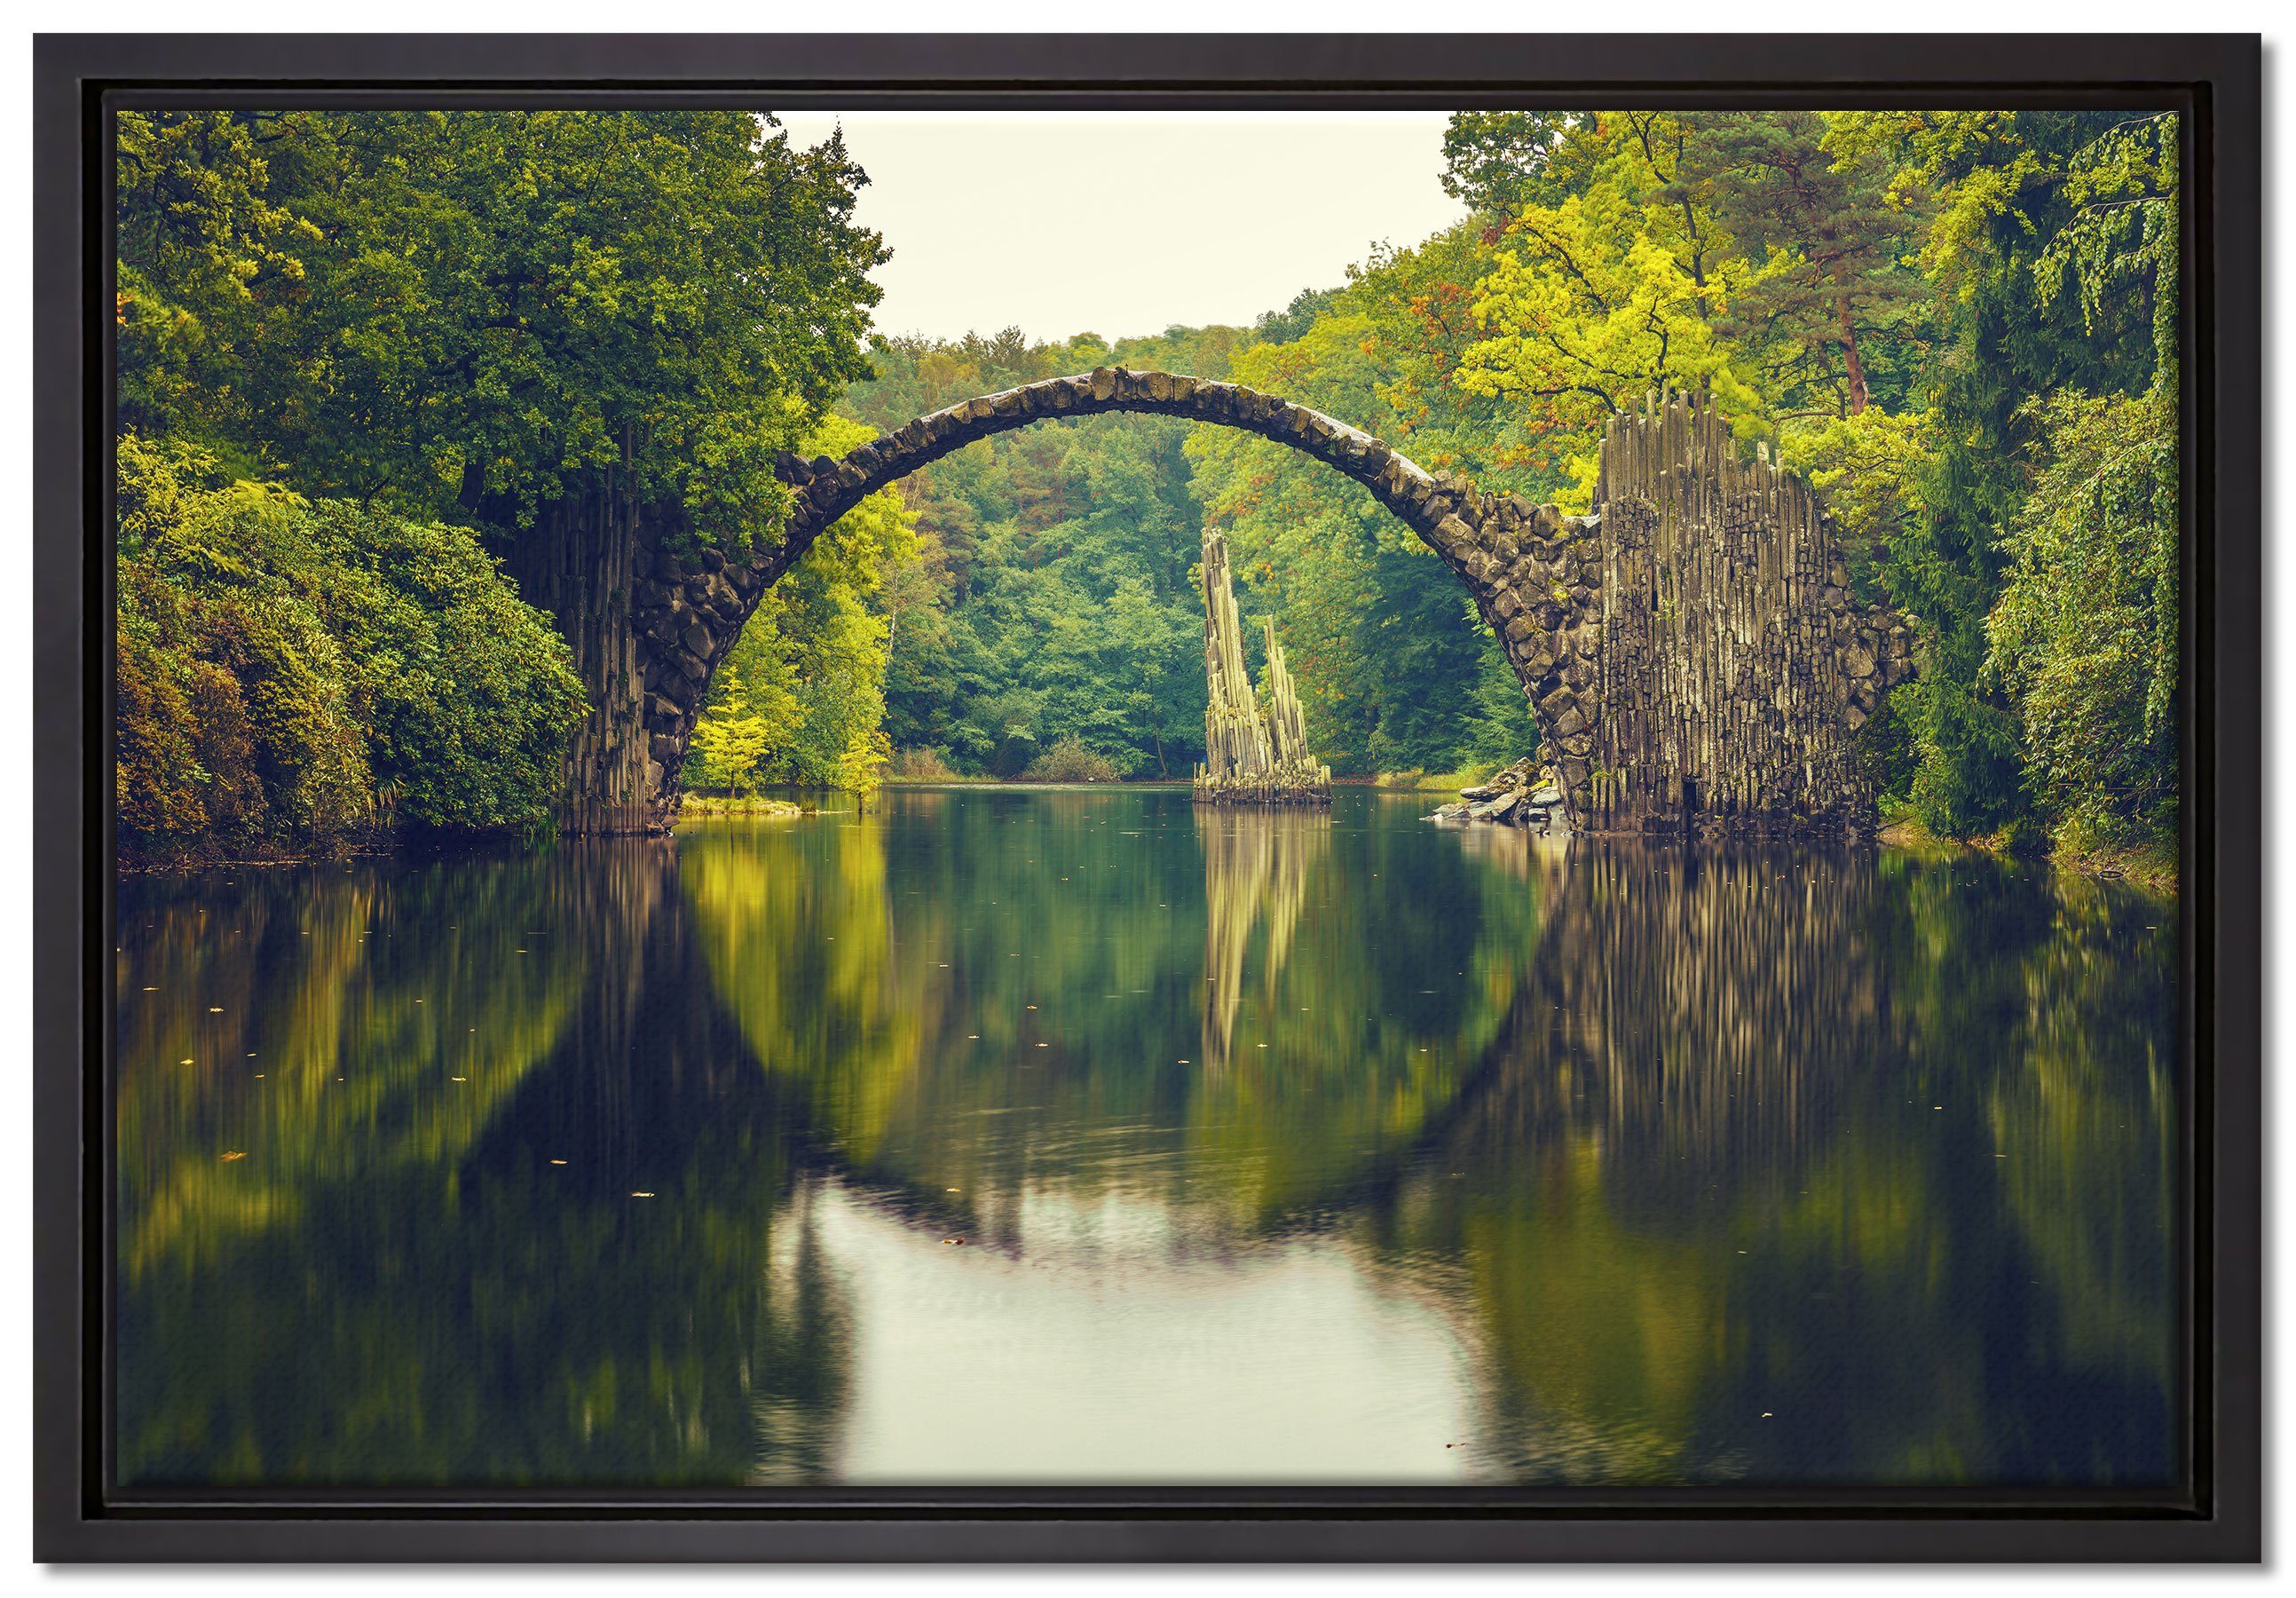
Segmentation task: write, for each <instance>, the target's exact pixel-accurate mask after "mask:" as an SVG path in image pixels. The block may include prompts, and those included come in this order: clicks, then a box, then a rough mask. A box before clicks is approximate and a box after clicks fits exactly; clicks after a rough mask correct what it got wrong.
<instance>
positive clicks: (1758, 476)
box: [1581, 394, 1912, 834]
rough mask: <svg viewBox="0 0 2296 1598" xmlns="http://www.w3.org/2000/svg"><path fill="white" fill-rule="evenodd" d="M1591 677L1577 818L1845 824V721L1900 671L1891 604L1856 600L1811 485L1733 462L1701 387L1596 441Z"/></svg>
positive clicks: (1861, 806) (1860, 807) (1856, 821)
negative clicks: (1594, 658) (1595, 663)
mask: <svg viewBox="0 0 2296 1598" xmlns="http://www.w3.org/2000/svg"><path fill="white" fill-rule="evenodd" d="M1596 499H1597V503H1598V505H1599V506H1600V507H1601V532H1602V536H1601V539H1600V544H1601V548H1602V551H1603V581H1602V583H1601V585H1600V595H1601V599H1600V609H1599V614H1600V621H1601V627H1602V648H1601V650H1600V652H1599V658H1600V661H1601V676H1600V679H1599V683H1598V688H1597V693H1596V700H1597V704H1598V706H1599V713H1598V714H1596V715H1595V717H1594V718H1593V721H1594V722H1595V729H1594V748H1595V769H1594V770H1593V772H1592V773H1591V780H1590V782H1589V783H1588V786H1587V799H1586V801H1585V803H1584V806H1583V810H1582V812H1581V813H1582V814H1583V816H1584V818H1585V820H1584V823H1583V824H1584V825H1585V826H1586V827H1587V828H1589V829H1591V830H1594V831H1598V832H1646V831H1670V830H1682V829H1690V830H1700V831H1717V832H1721V831H1726V832H1740V831H1752V832H1811V833H1846V834H1857V833H1859V832H1862V831H1865V830H1866V829H1867V828H1869V827H1870V825H1871V820H1872V817H1873V814H1874V793H1873V788H1872V785H1871V783H1870V782H1869V781H1868V780H1867V779H1866V777H1865V775H1864V774H1863V772H1862V770H1860V767H1859V763H1858V762H1857V760H1856V758H1855V752H1854V749H1853V747H1852V745H1851V741H1850V740H1851V735H1852V734H1853V733H1855V732H1856V731H1857V729H1858V728H1859V727H1861V726H1862V725H1864V723H1865V721H1866V717H1867V716H1868V715H1870V714H1871V713H1873V711H1874V707H1875V705H1876V704H1879V703H1880V699H1881V696H1882V692H1883V691H1884V690H1886V689H1887V688H1889V687H1890V685H1891V684H1892V683H1894V682H1896V681H1897V680H1899V679H1900V678H1903V677H1905V676H1907V674H1909V673H1910V671H1911V670H1912V637H1911V634H1910V632H1909V631H1908V630H1907V626H1906V623H1905V621H1904V619H1903V618H1902V617H1899V616H1897V615H1895V614H1890V613H1889V612H1875V613H1871V614H1867V613H1866V612H1864V611H1863V610H1862V609H1861V608H1860V607H1859V606H1858V605H1857V602H1856V601H1855V600H1854V599H1853V598H1852V597H1851V596H1850V594H1849V572H1848V570H1847V568H1846V567H1845V565H1844V564H1843V561H1842V557H1841V551H1840V550H1839V549H1838V548H1836V547H1835V545H1834V542H1833V538H1832V536H1831V533H1830V530H1829V528H1828V525H1827V523H1826V521H1825V515H1824V514H1823V512H1822V511H1821V510H1820V508H1819V506H1818V503H1817V499H1816V496H1815V495H1814V494H1813V493H1812V492H1811V491H1810V490H1809V489H1808V487H1807V486H1806V485H1805V484H1803V483H1802V482H1800V480H1799V479H1797V478H1794V477H1792V475H1790V474H1787V473H1785V472H1784V471H1782V470H1781V469H1779V468H1778V467H1777V466H1775V465H1773V464H1772V462H1771V460H1770V458H1769V454H1768V451H1767V449H1762V450H1759V451H1758V452H1757V453H1756V454H1755V456H1754V457H1753V458H1752V459H1751V460H1750V459H1746V458H1744V457H1742V455H1741V453H1740V451H1739V450H1738V449H1737V447H1736V442H1735V441H1734V439H1733V438H1732V437H1731V435H1730V432H1729V426H1728V424H1727V423H1726V422H1725V421H1724V420H1723V419H1722V417H1721V416H1719V414H1718V413H1717V412H1716V410H1715V408H1714V407H1713V404H1712V402H1711V400H1710V399H1706V398H1704V397H1702V396H1699V395H1693V394H1679V395H1674V396H1670V397H1669V398H1667V399H1663V400H1659V401H1656V402H1654V403H1652V404H1650V405H1648V406H1646V407H1645V408H1643V409H1642V410H1640V411H1638V412H1635V413H1632V414H1629V415H1626V416H1620V417H1618V418H1616V419H1614V420H1613V422H1612V423H1611V426H1610V427H1609V429H1608V430H1607V431H1606V432H1605V434H1604V436H1603V454H1602V476H1601V479H1600V483H1599V486H1598V488H1597V490H1596Z"/></svg>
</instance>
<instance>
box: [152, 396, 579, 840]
mask: <svg viewBox="0 0 2296 1598" xmlns="http://www.w3.org/2000/svg"><path fill="white" fill-rule="evenodd" d="M118 537H119V611H118V644H117V652H118V653H117V659H118V667H117V680H118V687H117V692H116V696H115V713H116V716H117V722H116V728H117V733H118V745H119V752H118V762H117V771H116V777H115V787H114V797H115V799H116V801H117V803H118V810H119V825H120V828H121V834H122V843H123V844H124V845H125V846H126V847H127V849H128V851H129V852H130V853H139V854H148V855H171V854H180V853H193V852H199V851H212V850H215V849H218V848H242V847H250V846H258V845H264V844H273V845H286V846H291V847H297V848H326V847H331V846H334V845H337V844H340V843H341V842H343V841H345V840H347V839H348V838H350V837H353V836H357V835H359V834H361V833H364V832H366V831H370V830H373V829H375V828H379V827H381V826H382V825H383V824H385V823H386V822H388V821H389V820H393V819H397V820H405V821H410V822H414V823H415V824H418V825H424V826H430V827H438V828H534V827H536V826H537V825H539V824H542V823H544V822H546V820H547V819H548V816H549V813H550V807H551V804H552V803H553V800H554V798H555V796H556V793H557V787H558V784H559V782H560V779H561V762H562V758H563V754H564V750H565V745H566V741H567V739H568V737H570V735H571V732H572V729H573V727H574V725H575V724H576V722H577V721H578V718H579V715H580V713H581V709H582V695H581V688H580V685H579V683H578V680H576V679H575V677H574V674H573V671H572V669H571V667H570V663H569V662H568V659H567V652H566V646H565V644H564V641H563V640H562V639H561V638H559V636H558V634H557V632H556V631H555V630H554V629H553V627H552V626H551V624H550V622H549V619H548V618H547V617H545V616H544V615H542V614H540V613H539V612H537V611H536V610H534V609H533V608H532V607H531V606H529V605H525V604H524V603H522V602H521V600H520V599H519V597H518V596H517V592H516V590H515V589H513V588H512V585H511V583H510V582H509V581H508V580H507V579H505V578H504V576H503V575H502V573H501V572H500V570H499V569H498V568H497V567H496V564H495V562H494V561H493V560H492V559H491V558H490V557H489V556H488V555H487V554H486V552H485V551H484V550H483V549H482V548H480V546H479V545H478V543H477V541H476V540H475V539H473V538H472V537H471V534H469V533H468V532H467V531H463V530H461V529H456V528H451V527H439V526H430V525H422V524H416V523H404V522H399V521H397V520H394V519H392V518H389V517H386V516H381V515H376V514H374V513H373V512H372V511H369V510H366V509H364V508H362V507H357V506H353V505H349V504H346V503H343V502H340V501H325V500H323V501H320V502H317V503H316V504H313V503H309V502H307V501H305V500H303V499H301V498H299V497H297V496H295V495H293V494H290V493H287V492H285V491H283V490H279V489H276V488H273V487H269V486H266V485H264V484H261V483H254V482H242V481H234V480H231V479H228V478H225V477H224V476H223V475H222V474H220V473H219V471H218V470H217V466H216V464H215V462H214V460H213V459H212V458H211V457H208V456H207V455H205V454H203V453H201V452H200V451H198V450H196V449H188V448H184V447H182V446H179V445H174V444H170V443H167V442H164V441H150V440H145V439H142V438H139V437H136V436H134V435H130V436H128V437H126V438H124V439H122V441H121V442H120V448H119V529H118Z"/></svg>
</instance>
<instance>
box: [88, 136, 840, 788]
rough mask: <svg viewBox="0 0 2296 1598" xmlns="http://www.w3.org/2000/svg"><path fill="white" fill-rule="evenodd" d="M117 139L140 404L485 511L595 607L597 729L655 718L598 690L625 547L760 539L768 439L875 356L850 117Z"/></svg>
mask: <svg viewBox="0 0 2296 1598" xmlns="http://www.w3.org/2000/svg"><path fill="white" fill-rule="evenodd" d="M186 122H189V123H190V124H192V126H190V127H189V128H186V127H185V126H184V124H185V123H186ZM121 133H122V150H123V153H122V156H121V160H120V168H121V173H122V183H121V195H122V200H121V204H122V215H121V217H120V218H119V225H120V228H121V233H122V237H123V239H124V240H132V241H134V247H133V251H132V254H131V257H130V264H131V266H132V268H133V275H132V276H126V277H123V294H124V295H126V296H127V301H126V302H125V308H124V309H123V313H122V314H123V316H124V317H126V318H127V324H128V330H129V331H130V332H131V333H132V334H134V336H132V337H127V338H124V339H123V344H122V366H123V389H124V391H126V392H127V393H128V394H130V395H132V396H134V397H135V403H136V404H137V405H138V406H139V407H140V408H141V412H140V414H141V415H142V416H143V418H144V420H145V421H146V422H147V424H152V425H156V426H161V427H164V428H166V429H168V430H171V431H182V432H187V433H190V434H192V435H193V436H194V437H196V438H199V439H201V440H203V441H212V442H214V443H215V444H216V445H217V446H218V447H224V448H227V449H230V450H231V451H233V452H234V458H236V457H241V456H243V457H247V458H250V459H253V460H258V461H260V462H261V463H263V464H264V465H265V466H266V469H267V471H268V473H269V474H274V475H276V476H277V477H279V478H281V479H283V480H284V481H285V482H288V483H290V484H291V485H292V486H294V487H296V488H298V489H299V490H303V491H305V492H307V493H311V494H314V495H320V496H342V497H346V498H356V499H359V500H372V501H375V502H377V503H379V504H381V505H382V506H385V507H389V508H392V509H394V510H397V511H399V512H402V513H404V514H407V515H411V516H413V517H414V518H416V519H420V520H431V519H438V520H446V521H454V522H460V523H466V524H469V525H472V526H476V527H478V528H480V529H482V530H484V531H486V532H487V533H488V536H489V537H491V538H493V539H494V540H496V541H497V547H498V548H501V549H503V550H504V552H505V554H506V556H507V558H508V562H509V565H510V568H511V570H512V572H513V574H515V575H516V576H517V577H518V578H519V580H520V582H521V589H523V591H524V593H525V596H526V597H527V598H528V600H529V602H531V603H534V604H537V605H540V606H542V607H543V608H545V609H546V610H548V611H550V612H551V613H553V614H555V615H557V616H558V617H559V618H560V621H561V624H562V626H563V627H564V628H566V629H567V630H570V631H571V630H574V629H575V627H576V626H577V625H578V619H580V621H581V622H584V623H586V624H588V625H591V626H594V627H600V628H603V630H604V634H605V636H604V637H603V638H602V640H601V645H600V647H595V648H591V649H586V651H585V652H584V653H583V655H582V656H581V658H582V661H583V664H584V669H585V670H586V672H587V673H588V680H586V683H585V688H586V690H587V692H588V694H589V696H590V697H591V701H592V704H593V706H594V711H595V713H596V714H597V715H598V717H599V724H598V726H597V727H596V729H595V734H596V737H597V738H598V739H599V740H601V741H602V742H603V744H605V745H610V746H611V745H619V744H624V743H627V742H630V741H633V740H642V739H643V737H644V728H643V725H642V723H641V722H640V721H639V720H638V717H637V715H636V713H635V706H629V707H624V706H622V705H621V704H620V703H619V700H618V699H615V698H614V697H612V696H610V695H609V694H608V692H607V690H608V688H609V686H610V685H609V682H608V679H607V673H608V671H609V663H610V662H611V661H615V660H619V658H621V655H622V651H621V650H620V649H619V648H618V647H616V644H617V640H618V638H619V637H620V636H622V635H623V634H624V633H625V632H626V630H627V604H626V602H624V601H623V600H622V599H621V597H619V594H618V592H617V584H618V581H619V579H618V577H617V573H619V572H623V571H625V570H627V567H628V564H629V561H630V552H631V550H632V548H634V547H635V545H636V544H637V543H638V542H641V541H644V540H667V541H668V542H669V543H671V544H672V545H674V546H685V547H689V548H690V547H691V546H693V545H703V546H708V547H711V548H718V549H722V550H724V551H726V552H727V553H728V554H734V553H738V552H740V551H742V550H743V549H745V548H749V547H750V545H751V544H752V543H753V542H754V541H755V540H758V539H759V538H761V537H764V536H767V535H768V534H770V532H771V531H773V529H774V528H775V526H776V525H777V524H778V523H779V521H780V518H781V516H782V515H783V511H784V508H785V505H786V494H785V491H784V490H783V489H782V488H781V486H780V485H779V484H778V482H776V481H775V477H774V474H773V471H772V462H773V457H774V455H775V451H776V450H777V449H783V448H787V447H790V446H792V445H795V444H797V443H799V441H802V440H803V439H804V438H805V437H806V436H807V435H808V433H809V432H811V430H812V428H813V427H814V425H815V424H816V422H817V421H818V419H819V418H820V416H822V415H823V414H824V411H825V410H826V408H827V407H828V405H829V403H830V402H831V401H832V399H834V398H835V397H836V396H837V395H838V394H839V393H840V391H842V389H843V387H844V385H845V384H846V383H849V382H850V381H851V380H852V379H854V378H856V377H857V376H860V375H864V374H865V371H866V369H867V368H866V364H865V358H864V354H863V350H862V344H861V341H862V336H863V333H864V330H865V326H866V316H867V308H868V307H869V306H870V305H871V304H872V303H873V302H874V301H875V299H876V297H877V290H876V289H875V287H874V286H873V284H870V283H869V281H868V279H867V276H866V274H867V272H868V270H869V269H870V268H872V267H873V266H874V265H875V264H876V263H877V262H878V261H879V260H881V259H883V251H881V248H880V246H879V243H878V241H877V239H876V237H875V235H872V234H869V233H867V232H865V230H862V229H859V228H857V227H854V226H853V224H852V222H851V210H852V204H853V195H854V191H855V189H856V188H857V186H858V185H860V184H861V183H862V182H863V181H865V179H864V177H863V175H862V174H861V172H860V171H859V169H857V168H856V167H854V166H853V164H852V163H851V162H850V161H849V160H848V159H847V158H846V155H845V152H844V150H843V148H842V146H841V145H840V144H839V143H838V141H837V140H836V139H834V138H832V139H831V140H830V141H828V142H827V143H825V144H823V145H821V146H819V147H818V148H816V149H812V150H805V149H799V148H796V147H793V146H792V145H791V144H790V142H789V140H788V139H787V137H786V136H784V135H783V134H782V133H781V132H780V131H779V130H778V128H777V127H776V126H775V124H774V123H773V122H772V120H771V119H759V118H758V117H756V116H753V115H751V114H750V113H747V112H737V111H643V112H635V111H634V112H598V111H419V112H399V111H357V112H348V113H340V114H334V113H319V112H306V111H287V112H277V113H269V112H266V113H249V114H245V115H235V116H231V117H225V118H220V119H219V118H215V117H212V116H208V115H206V114H205V113H202V114H201V116H199V117H196V118H184V117H179V116H178V115H177V114H176V113H165V112H152V113H129V114H127V115H126V116H125V117H123V119H122V123H121ZM258 156H259V159H258ZM210 178H211V179H212V180H211V181H210ZM576 797H577V798H578V799H579V800H580V801H582V802H584V803H583V804H578V805H577V806H576V810H575V812H574V813H580V812H581V811H582V810H583V809H584V807H585V805H586V804H587V803H605V802H627V801H628V800H631V799H634V798H636V797H639V796H636V795H588V794H586V795H578V796H576Z"/></svg>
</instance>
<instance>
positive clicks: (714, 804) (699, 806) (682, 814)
mask: <svg viewBox="0 0 2296 1598" xmlns="http://www.w3.org/2000/svg"><path fill="white" fill-rule="evenodd" d="M805 811H806V807H805V806H803V805H799V804H792V803H790V802H789V801H788V800H786V799H767V798H766V797H764V796H762V795H757V794H751V795H749V796H748V797H746V798H742V799H734V798H729V797H727V796H726V795H722V794H688V795H685V798H684V799H683V800H682V801H681V802H680V803H679V804H678V807H677V814H678V817H679V819H680V820H685V819H686V818H688V817H695V816H801V815H803V814H805Z"/></svg>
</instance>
